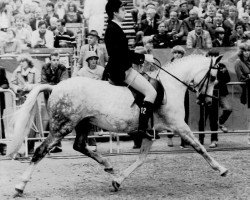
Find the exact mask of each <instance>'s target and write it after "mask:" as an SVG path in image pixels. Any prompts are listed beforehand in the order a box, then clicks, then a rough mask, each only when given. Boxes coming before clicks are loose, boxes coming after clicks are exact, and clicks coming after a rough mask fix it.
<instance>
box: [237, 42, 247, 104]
mask: <svg viewBox="0 0 250 200" xmlns="http://www.w3.org/2000/svg"><path fill="white" fill-rule="evenodd" d="M249 60H250V43H249V41H247V42H243V43H241V44H240V45H239V53H238V59H237V61H236V63H235V72H236V75H237V78H238V80H239V81H240V82H246V86H245V85H241V87H242V94H241V97H240V101H241V103H242V104H246V103H247V99H249V93H248V97H247V96H246V95H247V89H248V88H250V62H249Z"/></svg>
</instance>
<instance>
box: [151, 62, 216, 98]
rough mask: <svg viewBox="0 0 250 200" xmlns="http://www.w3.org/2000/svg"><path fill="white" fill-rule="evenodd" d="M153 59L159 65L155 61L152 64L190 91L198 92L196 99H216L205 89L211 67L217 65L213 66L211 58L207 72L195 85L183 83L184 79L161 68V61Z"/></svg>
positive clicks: (213, 67)
mask: <svg viewBox="0 0 250 200" xmlns="http://www.w3.org/2000/svg"><path fill="white" fill-rule="evenodd" d="M154 60H156V61H157V62H158V63H159V65H158V64H156V63H153V65H154V66H156V67H158V68H159V69H160V70H162V71H164V72H165V73H167V74H169V75H170V76H172V77H173V78H175V79H176V80H178V81H179V82H181V83H182V84H183V85H185V86H186V87H187V89H188V90H190V91H191V92H194V93H196V94H197V93H198V95H197V96H198V97H197V99H199V100H200V101H202V102H204V100H205V98H206V97H211V98H213V99H218V97H216V96H212V95H208V94H207V90H208V84H209V81H210V78H211V70H212V69H216V70H218V68H217V67H215V66H217V64H218V63H219V62H217V63H215V65H214V66H213V60H212V58H211V61H210V66H209V69H208V71H207V73H206V74H205V76H204V77H203V78H202V79H201V80H200V82H199V83H197V84H196V85H188V84H187V83H185V82H184V81H182V80H181V79H179V78H178V77H176V76H175V75H173V74H171V73H170V72H168V71H167V70H165V69H163V68H162V67H161V62H160V61H159V60H158V59H157V58H154ZM158 75H159V73H158V74H157V76H158ZM205 83H206V89H205V92H204V94H202V93H201V91H202V89H203V87H204V85H205Z"/></svg>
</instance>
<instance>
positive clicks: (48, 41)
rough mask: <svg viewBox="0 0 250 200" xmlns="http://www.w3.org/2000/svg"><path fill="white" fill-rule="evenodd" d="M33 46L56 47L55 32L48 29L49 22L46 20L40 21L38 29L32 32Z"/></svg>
mask: <svg viewBox="0 0 250 200" xmlns="http://www.w3.org/2000/svg"><path fill="white" fill-rule="evenodd" d="M31 47H33V48H53V47H54V35H53V32H52V31H50V30H47V24H46V22H45V21H40V22H39V23H38V30H35V31H33V32H32V36H31Z"/></svg>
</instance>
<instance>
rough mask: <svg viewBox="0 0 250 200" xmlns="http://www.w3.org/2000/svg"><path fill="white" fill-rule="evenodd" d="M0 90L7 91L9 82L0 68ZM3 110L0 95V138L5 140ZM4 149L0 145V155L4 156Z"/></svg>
mask: <svg viewBox="0 0 250 200" xmlns="http://www.w3.org/2000/svg"><path fill="white" fill-rule="evenodd" d="M0 88H2V89H8V88H9V82H8V79H7V77H6V71H5V69H4V68H3V67H0ZM4 109H5V97H4V93H2V92H1V93H0V119H1V123H0V124H1V128H0V130H1V132H0V134H1V138H3V139H5V138H6V135H5V128H4V121H3V111H4ZM6 147H7V145H6V144H4V143H0V154H1V155H5V154H6Z"/></svg>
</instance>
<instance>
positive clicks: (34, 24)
mask: <svg viewBox="0 0 250 200" xmlns="http://www.w3.org/2000/svg"><path fill="white" fill-rule="evenodd" d="M42 20H43V15H42V9H41V8H37V9H36V10H35V18H34V19H33V20H31V22H30V26H31V28H32V31H35V30H37V29H38V23H39V22H40V21H42Z"/></svg>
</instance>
